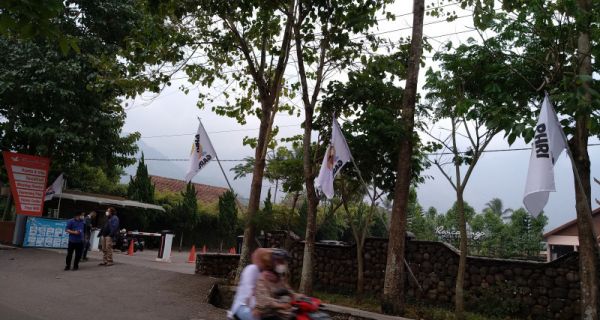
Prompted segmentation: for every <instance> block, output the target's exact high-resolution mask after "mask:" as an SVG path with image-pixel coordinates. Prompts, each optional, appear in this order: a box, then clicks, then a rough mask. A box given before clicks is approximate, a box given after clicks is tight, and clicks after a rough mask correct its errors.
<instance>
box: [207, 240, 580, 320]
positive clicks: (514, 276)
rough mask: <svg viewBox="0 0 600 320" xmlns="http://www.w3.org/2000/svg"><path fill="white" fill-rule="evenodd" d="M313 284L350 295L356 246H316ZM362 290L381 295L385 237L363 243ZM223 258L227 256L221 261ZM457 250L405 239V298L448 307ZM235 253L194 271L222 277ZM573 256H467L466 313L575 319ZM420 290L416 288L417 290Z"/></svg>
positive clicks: (295, 278)
mask: <svg viewBox="0 0 600 320" xmlns="http://www.w3.org/2000/svg"><path fill="white" fill-rule="evenodd" d="M287 249H288V250H289V251H290V254H291V256H292V260H291V262H290V271H291V281H292V283H295V284H297V283H298V282H299V277H300V271H301V265H302V254H303V250H304V244H303V243H302V242H294V243H293V244H292V245H291V246H289V247H288V248H287ZM315 250H316V252H315V267H314V269H313V270H314V271H313V272H314V274H313V276H314V286H315V288H316V289H317V290H325V291H337V292H352V291H354V290H355V287H356V274H357V263H356V247H355V246H354V245H348V246H332V245H324V244H317V245H316V247H315ZM364 252H365V254H364V259H365V291H366V292H369V293H371V294H375V295H378V294H381V291H382V288H383V280H384V272H385V263H386V259H387V239H375V238H371V239H367V240H366V243H365V250H364ZM223 256H227V257H223ZM458 256H459V254H458V251H457V250H456V249H454V248H453V247H451V246H449V245H447V244H444V243H441V242H429V241H409V242H408V243H407V249H406V260H407V261H408V263H409V265H410V267H411V270H412V271H413V273H414V275H415V277H416V279H417V281H418V283H419V285H416V284H415V282H414V281H412V280H410V279H409V278H407V280H406V281H407V285H406V288H407V289H406V290H407V291H406V294H407V297H408V299H409V300H413V301H417V302H419V303H425V304H429V305H437V306H451V305H452V303H453V299H454V287H455V279H456V272H457V268H458ZM237 259H238V256H237V255H199V259H198V265H199V266H200V267H198V268H197V273H201V274H205V275H212V276H217V277H219V276H221V277H223V276H226V275H228V274H230V273H231V270H233V269H234V268H235V266H236V262H237ZM578 264H579V262H578V255H577V254H576V253H574V254H570V255H567V256H564V257H562V258H560V259H558V260H555V261H552V262H549V263H545V262H532V261H519V260H506V259H491V258H482V257H468V258H467V271H466V276H465V291H466V296H465V300H466V301H465V302H466V306H467V309H468V310H470V311H479V312H483V313H486V314H494V315H498V316H500V315H510V316H513V317H523V318H526V317H531V318H533V319H576V318H578V313H579V294H580V290H579V276H578ZM419 286H420V287H419Z"/></svg>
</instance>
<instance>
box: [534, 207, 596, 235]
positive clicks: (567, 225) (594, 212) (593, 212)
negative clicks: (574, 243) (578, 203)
mask: <svg viewBox="0 0 600 320" xmlns="http://www.w3.org/2000/svg"><path fill="white" fill-rule="evenodd" d="M598 215H600V208H596V209H595V210H593V211H592V217H596V216H598ZM576 224H577V219H573V220H571V221H569V222H567V223H565V224H563V225H561V226H558V227H556V228H554V229H552V230H550V231H548V232H546V233H545V234H544V238H547V237H549V236H551V235H554V234H557V233H559V232H561V231H563V230H565V229H567V228H570V227H572V226H574V225H576ZM598 238H599V239H600V236H599V237H598Z"/></svg>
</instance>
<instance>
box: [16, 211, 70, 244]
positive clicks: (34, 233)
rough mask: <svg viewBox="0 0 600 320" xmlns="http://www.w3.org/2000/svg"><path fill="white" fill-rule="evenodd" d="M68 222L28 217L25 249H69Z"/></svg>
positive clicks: (24, 242)
mask: <svg viewBox="0 0 600 320" xmlns="http://www.w3.org/2000/svg"><path fill="white" fill-rule="evenodd" d="M66 227H67V220H55V219H46V218H39V217H28V218H27V224H26V225H25V240H24V241H23V247H38V248H67V246H68V244H69V234H68V233H67V232H66V231H65V229H66Z"/></svg>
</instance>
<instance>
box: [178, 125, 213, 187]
mask: <svg viewBox="0 0 600 320" xmlns="http://www.w3.org/2000/svg"><path fill="white" fill-rule="evenodd" d="M198 121H199V123H198V131H196V135H195V136H194V142H193V143H192V150H191V152H190V160H189V167H188V171H187V173H186V175H185V181H190V180H192V178H194V176H196V174H197V173H198V171H200V169H202V168H204V166H206V164H207V163H208V162H210V160H212V159H213V158H215V157H216V153H215V149H214V148H213V146H212V143H211V142H210V139H209V138H208V134H207V133H206V130H204V126H202V121H200V120H198Z"/></svg>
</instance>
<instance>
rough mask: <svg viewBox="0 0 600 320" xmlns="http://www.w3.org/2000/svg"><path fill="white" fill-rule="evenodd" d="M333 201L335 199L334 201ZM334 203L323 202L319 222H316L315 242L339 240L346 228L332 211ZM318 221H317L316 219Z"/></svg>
mask: <svg viewBox="0 0 600 320" xmlns="http://www.w3.org/2000/svg"><path fill="white" fill-rule="evenodd" d="M334 200H335V199H334ZM335 206H336V204H335V203H334V201H328V202H324V205H323V206H322V207H323V211H322V212H321V213H322V214H321V217H322V219H321V221H318V222H319V223H318V229H317V234H316V239H317V240H340V239H341V237H342V234H343V232H344V229H345V227H346V225H345V223H344V221H343V219H340V217H339V215H338V214H336V213H337V211H334V209H335ZM317 220H319V219H317Z"/></svg>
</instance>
